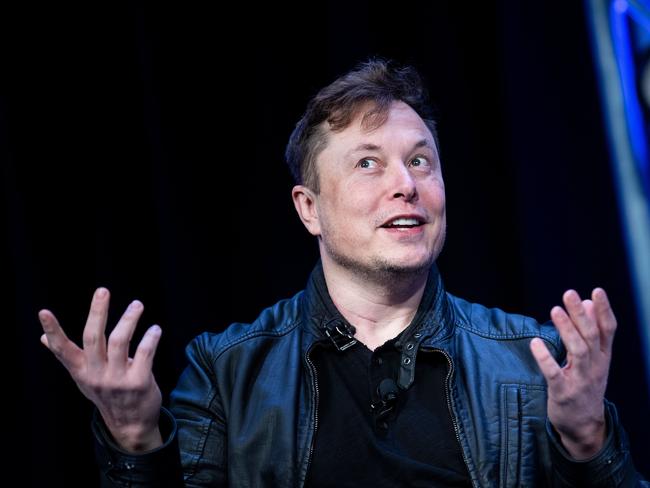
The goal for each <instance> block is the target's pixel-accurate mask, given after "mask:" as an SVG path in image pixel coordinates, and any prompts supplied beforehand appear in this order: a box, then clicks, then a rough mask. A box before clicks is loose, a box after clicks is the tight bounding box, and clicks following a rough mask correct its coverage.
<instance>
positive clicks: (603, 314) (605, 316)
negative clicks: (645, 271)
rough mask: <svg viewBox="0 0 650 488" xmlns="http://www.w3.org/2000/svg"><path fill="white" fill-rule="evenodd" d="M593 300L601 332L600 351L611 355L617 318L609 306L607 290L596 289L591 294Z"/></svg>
mask: <svg viewBox="0 0 650 488" xmlns="http://www.w3.org/2000/svg"><path fill="white" fill-rule="evenodd" d="M591 298H592V300H593V301H594V309H595V315H596V319H597V323H598V329H599V330H600V350H601V351H603V352H604V353H607V354H611V352H612V343H613V342H614V333H615V332H616V327H617V322H616V316H615V315H614V311H613V310H612V307H611V305H610V304H609V299H608V298H607V293H605V290H603V289H602V288H594V291H593V292H592V293H591Z"/></svg>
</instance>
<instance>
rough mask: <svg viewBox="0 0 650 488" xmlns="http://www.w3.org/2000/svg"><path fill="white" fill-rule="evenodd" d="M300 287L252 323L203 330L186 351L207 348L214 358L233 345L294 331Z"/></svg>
mask: <svg viewBox="0 0 650 488" xmlns="http://www.w3.org/2000/svg"><path fill="white" fill-rule="evenodd" d="M303 293H304V290H303V291H300V292H298V293H296V294H295V295H294V296H293V297H291V298H286V299H283V300H280V301H278V302H277V303H275V304H274V305H271V306H270V307H267V308H265V309H264V310H262V312H261V313H260V314H259V315H258V317H257V318H256V319H255V320H254V321H253V322H252V323H241V322H234V323H232V324H230V325H229V326H228V327H226V329H225V330H223V331H222V332H203V333H201V334H199V335H198V336H196V337H195V338H194V339H193V340H192V341H191V342H190V343H189V344H188V346H187V348H186V353H187V354H190V355H193V354H195V353H196V352H197V350H198V351H209V353H210V356H212V357H213V358H216V356H218V355H219V354H220V353H222V352H223V351H225V350H227V349H229V348H230V347H232V346H235V345H237V344H241V343H243V342H245V341H247V340H250V339H253V338H258V337H270V338H272V337H281V336H284V335H286V334H288V333H290V332H291V331H293V330H294V329H295V328H296V327H297V326H298V325H299V323H300V320H301V319H300V301H301V299H302V295H303Z"/></svg>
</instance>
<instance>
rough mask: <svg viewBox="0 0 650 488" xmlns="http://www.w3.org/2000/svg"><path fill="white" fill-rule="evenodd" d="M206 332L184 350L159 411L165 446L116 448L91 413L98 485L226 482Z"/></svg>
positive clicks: (132, 487)
mask: <svg viewBox="0 0 650 488" xmlns="http://www.w3.org/2000/svg"><path fill="white" fill-rule="evenodd" d="M207 337H208V335H207V334H202V335H201V336H198V337H197V338H196V339H194V340H193V341H192V342H191V343H190V344H189V345H188V346H187V349H186V355H187V358H188V361H189V364H188V366H187V367H186V369H185V371H184V372H183V374H182V375H181V378H180V380H179V381H178V384H177V385H176V388H175V389H174V391H173V392H172V394H171V399H170V410H171V411H170V410H167V409H165V408H163V409H162V411H161V414H160V427H161V433H162V435H163V439H164V443H163V445H162V446H161V447H160V448H158V449H155V450H154V451H149V452H146V453H142V454H132V453H128V452H126V451H124V450H122V449H120V448H119V446H117V445H116V443H115V442H114V441H113V440H112V438H111V435H110V433H109V432H108V430H107V429H106V427H105V426H104V423H103V421H102V419H101V416H100V415H99V414H97V412H96V413H95V415H94V418H93V422H92V430H93V433H94V437H95V457H96V460H97V463H98V465H99V469H100V480H101V487H102V488H118V487H119V488H122V487H129V488H154V487H156V488H158V487H161V488H199V487H208V486H210V487H220V486H227V478H226V428H225V422H224V420H223V419H224V415H223V410H222V409H221V407H220V398H219V396H218V394H217V388H216V382H215V378H214V369H213V366H212V360H211V358H210V357H209V354H207V352H206V351H207V348H206V343H207V341H208V339H207Z"/></svg>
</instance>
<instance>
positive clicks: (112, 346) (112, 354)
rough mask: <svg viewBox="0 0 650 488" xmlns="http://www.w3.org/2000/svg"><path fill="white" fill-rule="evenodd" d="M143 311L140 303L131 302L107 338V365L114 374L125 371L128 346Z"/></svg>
mask: <svg viewBox="0 0 650 488" xmlns="http://www.w3.org/2000/svg"><path fill="white" fill-rule="evenodd" d="M143 311H144V306H143V305H142V302H140V301H139V300H133V301H132V302H131V303H130V304H129V306H128V307H127V308H126V310H125V312H124V314H123V315H122V317H121V318H120V320H119V322H118V323H117V325H116V326H115V328H114V329H113V332H111V335H110V336H109V338H108V352H107V356H108V364H109V367H110V368H111V370H112V371H113V372H114V373H115V374H118V375H119V374H122V373H123V372H124V371H125V370H126V366H127V360H128V358H129V344H130V343H131V338H132V337H133V332H134V331H135V328H136V326H137V325H138V320H139V319H140V316H141V315H142V312H143Z"/></svg>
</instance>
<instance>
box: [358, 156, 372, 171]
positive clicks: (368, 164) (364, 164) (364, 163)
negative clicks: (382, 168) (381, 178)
mask: <svg viewBox="0 0 650 488" xmlns="http://www.w3.org/2000/svg"><path fill="white" fill-rule="evenodd" d="M356 167H357V168H363V169H373V168H376V167H377V161H375V160H374V159H372V158H363V159H361V160H359V162H358V163H357V166H356Z"/></svg>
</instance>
